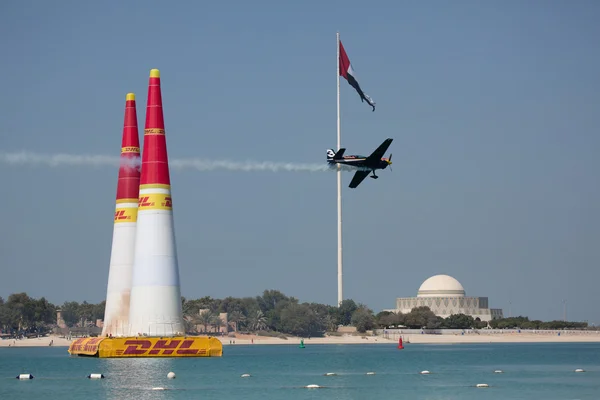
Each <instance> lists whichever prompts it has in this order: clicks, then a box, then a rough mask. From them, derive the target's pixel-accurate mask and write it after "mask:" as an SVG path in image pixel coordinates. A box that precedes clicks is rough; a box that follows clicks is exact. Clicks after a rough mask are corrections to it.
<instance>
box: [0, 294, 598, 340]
mask: <svg viewBox="0 0 600 400" xmlns="http://www.w3.org/2000/svg"><path fill="white" fill-rule="evenodd" d="M181 305H182V310H183V314H184V316H185V317H186V330H187V331H194V330H196V329H197V328H196V327H198V328H199V329H200V330H206V331H214V330H215V329H218V328H220V327H222V325H223V321H222V320H221V319H220V318H219V313H222V312H224V313H227V314H228V321H229V323H230V326H231V329H232V330H242V331H253V332H257V331H258V332H263V333H262V334H264V335H271V336H275V337H285V335H286V334H291V335H296V336H301V337H308V336H322V335H323V334H324V333H325V332H329V333H330V334H333V335H335V334H337V332H336V331H337V327H338V326H339V325H342V326H350V325H352V326H354V327H356V330H357V331H358V332H361V333H364V332H366V331H368V330H371V329H374V328H386V327H392V326H393V327H403V326H405V327H407V328H412V329H420V328H428V329H437V328H448V329H469V328H484V327H486V326H487V323H486V322H482V321H477V320H474V319H473V317H471V316H468V315H464V314H455V315H450V316H449V317H448V318H446V319H444V318H441V317H438V316H436V315H435V314H434V313H433V312H432V311H431V310H430V309H429V308H428V307H416V308H414V309H412V310H411V312H410V313H408V314H402V313H393V312H389V311H382V312H380V313H378V314H377V315H374V314H373V311H372V310H371V309H369V308H368V307H367V306H365V305H363V304H357V303H356V302H355V301H354V300H352V299H346V300H344V301H342V303H341V304H340V306H339V307H336V306H331V305H326V304H319V303H306V302H305V303H300V302H299V301H298V299H296V298H294V297H289V296H286V295H285V294H284V293H282V292H280V291H278V290H265V291H264V292H263V294H262V295H261V296H256V297H243V298H236V297H231V296H229V297H226V298H224V299H213V298H212V297H210V296H205V297H202V298H199V299H193V300H188V299H186V298H185V297H182V298H181ZM104 308H105V302H104V301H103V302H101V303H98V304H91V303H88V302H86V301H84V302H82V303H78V302H75V301H70V302H65V303H64V304H63V305H62V306H60V309H61V310H62V317H63V319H64V320H65V323H66V324H67V326H69V327H73V326H75V325H81V324H82V323H83V322H84V321H88V323H94V322H95V321H96V320H97V319H103V318H104ZM56 309H57V307H56V306H55V305H53V304H51V303H49V302H48V301H47V300H46V299H45V298H43V297H42V298H40V299H34V298H31V297H29V296H28V295H27V294H26V293H14V294H11V295H10V296H9V297H8V298H7V299H6V300H5V299H4V298H2V297H0V330H1V331H2V332H4V333H6V332H8V333H41V332H44V331H45V330H47V329H48V328H50V327H51V326H53V325H55V323H56ZM200 310H207V311H203V312H202V313H200ZM490 326H491V327H492V328H497V329H504V328H511V329H512V328H521V329H582V328H586V327H587V323H586V322H565V321H549V322H543V321H539V320H535V321H530V320H529V319H528V318H527V317H522V316H519V317H514V318H504V319H496V320H492V321H490ZM202 327H204V329H203V328H202Z"/></svg>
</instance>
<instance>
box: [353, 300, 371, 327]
mask: <svg viewBox="0 0 600 400" xmlns="http://www.w3.org/2000/svg"><path fill="white" fill-rule="evenodd" d="M351 322H352V325H353V326H355V327H356V330H357V331H358V332H361V333H364V332H366V331H368V330H370V329H373V328H374V327H375V316H373V311H372V310H371V309H369V308H368V307H366V306H361V307H358V308H357V309H356V311H354V312H353V313H352V318H351Z"/></svg>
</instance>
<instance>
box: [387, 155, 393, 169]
mask: <svg viewBox="0 0 600 400" xmlns="http://www.w3.org/2000/svg"><path fill="white" fill-rule="evenodd" d="M388 165H389V166H390V172H392V171H393V170H392V153H390V158H388Z"/></svg>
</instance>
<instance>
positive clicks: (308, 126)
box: [0, 0, 600, 324]
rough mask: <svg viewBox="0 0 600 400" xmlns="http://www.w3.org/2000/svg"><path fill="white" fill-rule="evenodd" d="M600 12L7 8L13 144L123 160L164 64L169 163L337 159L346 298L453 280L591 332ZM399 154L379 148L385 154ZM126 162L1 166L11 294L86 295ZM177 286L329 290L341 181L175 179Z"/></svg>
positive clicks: (523, 7) (0, 134) (285, 5)
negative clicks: (356, 160)
mask: <svg viewBox="0 0 600 400" xmlns="http://www.w3.org/2000/svg"><path fill="white" fill-rule="evenodd" d="M598 17H600V5H599V4H598V3H597V2H593V1H578V2H566V1H529V2H520V1H514V0H513V1H505V2H498V1H496V2H478V1H457V2H453V3H452V5H449V4H448V3H446V2H442V1H428V2H418V3H417V2H408V1H373V2H364V1H363V2H361V1H350V0H346V1H328V2H316V1H305V2H278V1H258V2H252V3H248V2H244V1H223V2H194V1H187V2H186V1H180V2H176V3H173V4H167V3H166V2H155V1H144V2H135V1H128V2H122V4H118V3H117V2H107V3H98V2H95V3H92V2H85V3H84V2H77V1H60V2H53V3H48V2H42V1H5V2H3V3H2V5H0V45H1V48H2V49H3V54H2V59H1V61H0V73H1V76H2V77H3V78H4V79H3V83H2V91H1V92H0V152H4V153H11V152H18V151H22V150H28V151H32V152H37V153H45V154H53V153H73V154H83V153H85V154H102V155H113V156H118V154H119V147H120V140H121V132H122V124H123V110H124V103H125V94H126V93H127V92H134V93H136V95H137V100H138V123H139V126H140V130H141V131H142V132H143V124H144V118H145V105H146V94H147V83H148V73H149V70H150V69H152V68H158V69H160V71H161V74H162V94H163V101H164V115H165V124H166V130H167V145H168V151H169V156H170V157H171V158H172V159H174V158H189V157H199V158H203V159H214V160H222V159H229V160H239V161H245V160H254V161H275V162H294V163H296V162H298V163H324V162H325V150H326V149H327V148H330V147H335V146H336V81H335V68H336V49H335V33H336V31H339V32H340V34H341V39H342V42H343V43H344V46H345V48H346V51H347V52H348V56H349V57H350V61H351V62H352V64H353V67H354V69H355V72H356V73H357V74H358V79H359V82H360V83H361V85H362V87H363V89H364V90H365V92H366V93H367V94H369V95H370V96H371V97H372V98H373V99H374V100H375V101H376V102H377V109H376V111H375V112H371V109H370V107H369V106H368V105H367V104H366V103H361V102H360V99H359V97H358V95H357V94H356V92H355V91H353V89H352V88H351V87H350V86H349V85H348V84H347V83H346V82H345V81H344V80H342V81H341V107H342V145H343V146H344V147H346V148H347V149H348V150H347V153H349V154H353V153H359V154H368V153H369V152H370V151H372V150H373V149H375V148H376V147H377V146H378V145H379V144H380V143H381V141H383V139H385V138H386V137H392V138H394V142H393V143H392V145H391V147H390V151H391V152H392V153H393V155H394V157H393V161H394V164H393V171H392V172H390V171H389V170H385V171H381V172H380V173H379V175H380V176H381V178H380V179H378V180H377V181H375V180H372V179H368V180H366V181H365V182H364V183H363V184H362V185H361V186H360V187H359V188H358V189H355V190H352V189H349V188H348V187H347V185H348V183H349V182H350V179H351V175H350V174H349V173H345V174H344V176H343V179H344V181H343V187H344V189H343V221H344V236H343V239H344V283H345V285H344V289H345V290H344V294H345V296H344V297H346V298H352V299H355V300H356V301H358V302H363V303H366V304H368V305H369V306H370V307H372V308H373V309H374V310H375V311H376V312H377V311H380V310H381V309H383V308H391V307H394V305H395V298H396V297H404V296H413V295H416V291H417V289H418V287H419V286H420V284H421V283H422V281H424V280H425V279H426V278H428V277H429V276H431V275H435V274H440V273H445V274H449V275H452V276H454V277H455V278H457V279H458V280H459V281H460V282H461V283H462V284H463V286H464V287H465V289H466V292H467V295H473V296H488V297H489V299H490V306H491V307H494V308H503V309H504V311H505V314H506V315H508V313H509V302H510V303H512V306H511V311H512V314H513V315H527V316H529V317H530V318H539V319H544V320H550V319H561V318H562V316H563V306H562V299H567V317H568V319H569V320H588V321H590V322H595V323H597V324H598V323H600V311H599V309H598V308H597V304H598V303H599V301H600V295H599V294H598V290H597V289H598V283H597V282H599V281H600V269H599V268H598V266H599V262H600V256H599V253H598V250H597V249H598V243H599V239H600V228H599V227H600V216H599V215H600V214H599V211H600V206H599V205H600V179H599V178H598V171H599V170H600V162H599V161H598V158H597V154H598V150H599V149H600V139H599V137H598V132H599V128H600V123H599V119H598V116H599V115H600V114H599V105H600V95H599V93H600V77H599V75H598V71H599V70H600V53H598V51H597V38H598V37H600V27H598V24H597V21H598ZM388 154H389V152H388ZM116 177H117V170H116V169H114V168H109V167H91V166H81V167H76V168H74V167H67V166H62V167H43V166H27V165H9V164H6V163H4V164H0V180H1V181H2V185H3V203H4V206H3V207H2V208H0V219H1V221H2V229H1V230H0V271H1V272H2V279H1V280H0V295H2V296H4V297H6V296H8V295H9V294H10V293H13V292H18V291H26V292H28V293H29V294H30V295H33V296H36V297H40V296H46V297H47V298H48V299H49V300H50V301H53V302H55V303H62V302H63V301H65V300H77V301H83V300H87V301H92V302H97V301H101V300H102V299H104V296H105V293H106V282H107V278H108V264H109V258H110V244H111V240H112V216H113V209H114V196H115V191H116ZM171 177H172V185H173V188H172V190H173V199H174V214H175V227H176V235H177V245H178V255H179V268H180V273H181V277H182V294H183V295H184V296H186V297H188V298H196V297H202V296H207V295H209V296H213V297H220V298H222V297H225V296H229V295H231V296H254V295H257V294H260V293H262V291H263V290H264V289H279V290H282V291H283V292H284V293H286V294H288V295H293V296H295V297H297V298H299V299H300V300H301V301H316V302H322V303H327V304H335V302H336V299H337V247H336V246H337V234H336V232H337V228H336V177H335V173H332V172H313V173H308V172H256V171H255V172H236V171H212V172H199V171H192V170H185V171H173V170H172V172H171Z"/></svg>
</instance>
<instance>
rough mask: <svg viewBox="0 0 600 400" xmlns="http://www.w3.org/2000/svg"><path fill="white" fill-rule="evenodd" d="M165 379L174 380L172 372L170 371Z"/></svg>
mask: <svg viewBox="0 0 600 400" xmlns="http://www.w3.org/2000/svg"><path fill="white" fill-rule="evenodd" d="M167 378H169V379H175V372H172V371H171V372H169V373H168V374H167Z"/></svg>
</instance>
